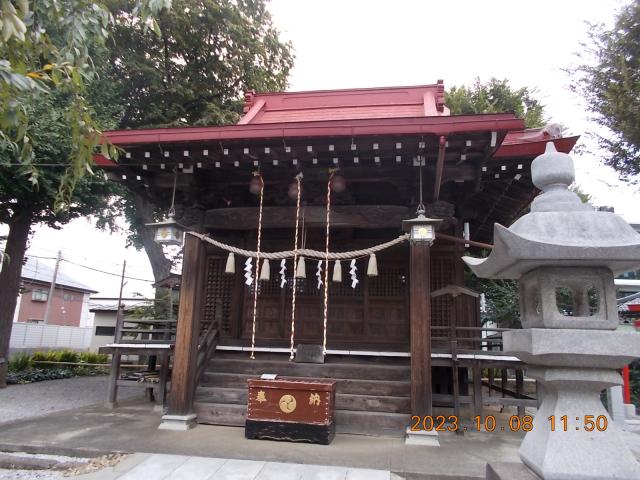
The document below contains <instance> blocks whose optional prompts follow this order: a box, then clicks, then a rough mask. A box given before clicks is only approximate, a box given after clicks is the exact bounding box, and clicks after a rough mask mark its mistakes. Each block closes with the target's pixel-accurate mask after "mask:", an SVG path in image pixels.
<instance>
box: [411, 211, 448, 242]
mask: <svg viewBox="0 0 640 480" xmlns="http://www.w3.org/2000/svg"><path fill="white" fill-rule="evenodd" d="M417 213H418V216H417V217H416V218H412V219H410V220H403V221H402V229H403V230H404V231H405V232H407V231H408V232H409V234H410V240H411V241H412V242H416V243H417V242H428V243H429V244H432V243H433V241H434V240H435V238H436V224H438V223H440V222H442V220H441V219H439V218H428V217H426V216H425V215H424V213H425V212H424V210H423V209H419V210H418V212H417Z"/></svg>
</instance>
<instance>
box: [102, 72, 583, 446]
mask: <svg viewBox="0 0 640 480" xmlns="http://www.w3.org/2000/svg"><path fill="white" fill-rule="evenodd" d="M105 135H106V137H107V138H108V139H109V141H110V142H112V143H113V144H115V145H117V146H119V147H121V148H122V149H124V151H125V154H123V155H122V156H121V159H120V160H119V161H118V162H117V163H115V162H111V161H109V160H107V159H105V158H104V157H98V158H97V159H96V161H97V163H98V164H99V165H101V166H102V167H103V168H104V170H105V171H106V172H108V174H109V175H110V176H111V178H113V179H115V180H116V181H119V182H123V183H126V185H127V186H128V187H129V188H130V189H132V190H134V191H136V192H138V194H139V195H143V196H145V197H147V198H148V199H149V201H151V202H153V204H155V205H156V206H157V207H158V208H161V209H163V210H165V211H166V209H168V208H169V206H170V202H171V198H172V187H173V185H174V180H176V185H177V188H176V192H175V202H176V213H177V214H176V220H178V221H179V222H180V223H182V224H184V225H186V226H187V227H189V228H190V229H191V230H193V231H195V232H200V233H204V234H207V235H209V236H210V237H211V238H212V239H215V240H217V241H219V242H223V243H225V244H228V245H233V246H236V247H238V248H243V249H247V250H256V247H257V228H258V214H259V208H258V207H259V198H258V196H256V195H254V194H252V193H251V192H250V191H249V185H250V182H251V179H252V178H253V175H254V172H256V171H258V170H259V172H260V175H261V177H262V179H263V181H264V197H263V202H264V206H263V212H262V222H261V227H262V231H261V250H262V251H264V252H276V251H286V250H292V249H293V245H294V234H295V219H296V200H295V189H294V195H293V197H294V198H292V196H291V195H290V194H291V191H292V183H294V182H295V177H296V175H297V174H298V173H299V172H302V174H303V180H302V190H301V211H298V214H299V224H300V225H299V231H298V235H299V239H300V242H301V243H300V245H299V248H302V247H304V248H308V249H316V250H324V248H325V238H326V237H325V232H326V210H327V204H326V190H327V180H328V178H329V176H330V175H331V173H332V172H333V173H335V169H339V174H340V175H341V176H342V177H343V178H344V183H345V185H346V188H344V189H342V190H341V191H334V192H333V193H332V194H331V224H330V232H331V234H330V250H331V251H332V252H341V251H351V250H356V249H364V248H368V247H370V246H372V245H376V244H380V243H384V242H386V241H389V240H392V239H394V238H397V237H398V235H400V234H402V222H403V220H407V219H411V218H413V217H415V216H416V213H415V212H416V208H417V206H418V204H419V203H420V193H421V189H422V198H423V203H424V207H425V210H426V216H427V217H430V218H436V219H439V220H441V221H440V222H438V225H437V227H436V228H437V232H436V237H435V241H434V242H432V243H430V242H426V243H425V242H411V241H406V242H403V243H400V244H398V245H396V246H394V247H392V248H389V249H386V250H384V251H381V252H379V253H378V254H377V267H378V272H377V275H376V276H368V275H367V274H366V272H367V263H366V259H364V260H357V261H356V265H357V278H358V280H359V283H357V285H355V286H353V287H352V284H351V282H350V281H349V268H348V265H347V264H345V265H343V270H344V272H343V277H344V278H343V280H342V282H330V285H329V290H328V315H327V325H326V333H327V338H326V347H327V356H326V358H325V363H323V364H315V363H295V362H289V346H290V337H291V330H292V321H291V320H292V305H291V300H292V296H293V295H294V292H293V288H292V287H293V281H292V280H293V274H294V272H295V268H294V266H293V264H292V262H290V261H289V264H288V265H287V269H286V273H285V281H284V282H282V283H281V277H280V275H279V265H277V264H276V263H274V262H271V263H272V266H271V273H270V276H269V278H268V280H265V281H261V282H260V283H259V287H258V288H259V291H258V295H257V302H256V309H255V335H254V337H255V350H256V353H255V355H256V357H257V359H256V360H251V359H249V353H248V350H249V349H250V348H251V338H252V329H253V327H254V322H253V312H254V308H253V307H254V301H253V300H254V293H255V292H254V285H255V284H249V285H248V284H245V281H244V280H245V277H244V276H243V268H244V260H245V259H244V258H242V257H240V256H236V258H235V263H236V265H235V271H236V272H237V273H235V274H228V273H225V271H228V268H227V267H226V262H227V259H228V257H227V253H228V252H227V251H224V250H222V249H220V248H217V247H215V246H214V245H211V244H210V243H208V242H204V241H202V240H201V239H200V238H198V237H196V236H193V235H190V234H187V235H186V237H185V244H184V260H183V273H182V285H181V292H180V303H179V315H178V320H177V331H176V334H175V339H174V338H173V337H172V338H171V343H172V344H173V343H174V342H175V344H174V345H173V350H172V358H173V363H172V377H171V382H170V393H169V397H168V406H169V414H170V415H174V416H176V417H175V418H185V419H188V420H190V419H191V418H193V414H196V415H197V418H196V421H197V422H199V423H212V424H223V425H244V418H245V414H246V405H247V403H246V402H247V393H246V390H247V388H246V381H247V379H249V378H255V377H256V376H259V375H260V374H262V373H277V374H281V375H286V376H290V377H291V376H293V377H296V376H299V377H315V378H318V377H320V378H328V379H335V380H337V382H338V383H337V395H336V409H337V412H336V423H337V430H338V432H352V433H369V434H397V435H401V434H403V433H404V428H405V427H406V426H407V425H408V424H409V418H410V415H412V414H413V415H424V414H428V413H430V412H431V411H432V407H433V406H440V407H444V408H448V407H453V408H455V409H459V408H460V405H463V406H464V405H465V403H467V404H471V405H473V406H474V407H475V409H476V411H477V410H478V409H481V408H482V404H483V399H482V394H481V389H482V384H481V378H480V372H481V368H486V367H492V368H503V369H506V368H507V367H509V368H514V367H515V368H516V369H517V370H519V372H520V376H519V377H518V376H516V380H519V384H518V385H519V387H520V388H521V386H522V367H523V366H522V364H521V363H519V362H517V361H514V359H513V358H510V359H509V358H505V357H503V356H501V355H500V353H499V352H495V351H489V352H487V351H486V349H484V350H483V349H482V346H483V345H484V346H486V345H488V344H490V343H491V341H490V340H485V341H483V340H482V337H483V335H482V332H483V329H482V328H481V325H480V312H479V299H478V294H477V293H476V292H473V291H472V290H470V289H468V288H466V287H465V270H464V266H463V262H462V261H461V257H462V255H463V254H464V252H465V250H468V249H472V250H473V249H476V250H477V249H490V248H491V242H492V238H491V236H492V232H493V224H494V223H495V222H498V223H501V224H503V225H510V224H511V222H512V221H513V219H514V218H516V217H517V216H518V215H519V214H520V213H521V212H522V211H523V210H524V209H526V208H527V207H528V205H529V203H530V202H531V200H532V199H533V198H534V196H535V195H536V194H537V193H538V192H537V191H536V189H535V187H534V186H533V184H532V183H531V178H530V164H531V161H532V160H533V159H534V158H535V157H536V156H537V155H539V154H541V153H542V152H543V151H544V147H545V144H546V142H548V141H553V142H554V144H555V146H556V149H557V150H558V151H562V152H569V151H570V150H571V149H572V148H573V146H574V145H575V143H576V141H577V138H578V137H562V135H561V132H560V129H559V128H557V127H554V126H553V125H552V126H549V127H547V128H542V129H529V130H527V129H525V125H524V120H523V119H521V118H517V117H516V116H515V115H514V114H513V113H508V112H507V113H499V114H481V115H451V114H450V112H449V109H448V108H447V106H446V105H445V91H444V85H443V82H442V81H438V82H437V83H436V84H433V85H423V86H412V87H392V88H363V89H350V90H327V91H312V92H285V93H266V94H259V93H255V92H249V93H247V94H246V95H245V106H244V116H242V118H241V119H240V121H239V122H238V123H237V124H236V125H229V126H221V127H189V128H157V129H141V130H122V131H111V132H107V133H106V134H105ZM174 172H176V173H174ZM421 178H422V180H421ZM476 253H477V252H476ZM306 269H307V272H306V278H299V279H298V282H297V284H296V291H295V296H296V299H297V301H296V307H295V308H296V311H295V334H294V343H295V345H298V344H316V345H318V344H322V342H323V338H322V336H323V295H322V289H319V288H318V287H317V285H316V275H315V262H307V268H306ZM494 333H495V332H494ZM166 341H167V340H165V342H166ZM123 342H125V341H124V340H123ZM113 351H114V352H116V351H115V350H113ZM116 353H118V352H116ZM120 353H122V352H121V351H120ZM516 360H517V359H516ZM504 371H506V370H504ZM492 381H493V379H492V378H490V382H492ZM492 386H493V385H490V388H491V387H492ZM502 387H503V388H504V389H505V390H506V387H505V383H504V377H503V384H502ZM518 395H520V396H521V398H524V397H523V395H521V391H520V392H519V393H518ZM494 398H495V397H494ZM511 405H513V403H511ZM456 411H457V410H456Z"/></svg>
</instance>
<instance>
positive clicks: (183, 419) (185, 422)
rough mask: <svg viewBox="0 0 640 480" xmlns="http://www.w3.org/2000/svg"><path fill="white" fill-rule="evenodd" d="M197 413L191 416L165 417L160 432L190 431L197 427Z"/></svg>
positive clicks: (159, 427)
mask: <svg viewBox="0 0 640 480" xmlns="http://www.w3.org/2000/svg"><path fill="white" fill-rule="evenodd" d="M196 417H197V415H196V414H195V413H190V414H189V415H163V416H162V423H160V425H158V429H159V430H178V431H180V430H189V429H191V428H193V427H195V426H196V425H197V424H196Z"/></svg>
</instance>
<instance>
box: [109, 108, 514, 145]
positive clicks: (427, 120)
mask: <svg viewBox="0 0 640 480" xmlns="http://www.w3.org/2000/svg"><path fill="white" fill-rule="evenodd" d="M522 128H524V120H523V119H520V118H516V117H515V116H514V115H513V114H481V115H456V116H441V117H410V118H383V119H357V120H323V121H316V122H291V123H273V124H246V125H228V126H223V127H187V128H155V129H139V130H112V131H108V132H105V133H104V136H105V137H106V138H107V139H108V140H109V141H110V142H111V143H114V144H116V145H119V146H127V145H130V146H133V145H144V144H158V143H181V142H206V141H225V140H244V139H247V140H250V139H268V138H295V137H307V138H311V137H329V136H331V137H340V136H349V137H353V136H367V135H420V134H422V135H438V136H440V135H444V136H447V135H451V134H455V133H462V132H465V133H471V132H477V131H493V130H495V131H509V130H517V129H522Z"/></svg>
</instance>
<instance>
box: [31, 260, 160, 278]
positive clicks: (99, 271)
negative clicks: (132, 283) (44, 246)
mask: <svg viewBox="0 0 640 480" xmlns="http://www.w3.org/2000/svg"><path fill="white" fill-rule="evenodd" d="M27 257H30V258H39V259H43V260H56V257H40V256H38V255H27ZM62 261H63V262H67V263H71V264H73V265H76V266H78V267H82V268H86V269H87V270H92V271H94V272H98V273H104V274H105V275H112V276H114V277H122V274H121V273H113V272H107V271H105V270H100V269H99V268H94V267H90V266H88V265H83V264H81V263H76V262H72V261H71V260H67V259H66V258H62ZM124 278H126V279H128V280H137V281H139V282H148V283H155V280H148V279H146V278H137V277H129V276H126V275H125V277H124Z"/></svg>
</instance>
